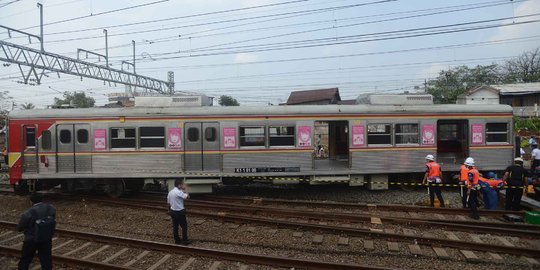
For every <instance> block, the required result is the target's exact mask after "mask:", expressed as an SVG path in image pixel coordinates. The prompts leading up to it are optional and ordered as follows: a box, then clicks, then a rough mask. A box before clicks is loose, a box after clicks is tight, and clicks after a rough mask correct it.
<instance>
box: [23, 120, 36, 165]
mask: <svg viewBox="0 0 540 270" xmlns="http://www.w3.org/2000/svg"><path fill="white" fill-rule="evenodd" d="M22 137H23V138H22V144H23V145H22V149H23V151H22V161H23V166H22V167H23V171H24V172H34V173H37V172H38V164H39V163H38V147H37V126H36V125H24V126H22Z"/></svg>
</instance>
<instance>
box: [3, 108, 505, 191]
mask: <svg viewBox="0 0 540 270" xmlns="http://www.w3.org/2000/svg"><path fill="white" fill-rule="evenodd" d="M8 123H9V129H8V133H9V134H8V135H9V136H8V140H9V148H8V151H9V165H10V171H9V177H10V183H11V184H13V185H14V186H15V187H16V189H17V190H27V189H30V190H35V189H44V188H49V187H52V186H57V185H61V186H62V188H64V189H65V190H67V191H74V190H89V189H101V190H104V191H106V192H107V193H109V194H112V195H119V194H122V193H123V192H124V190H125V189H140V188H142V187H143V185H144V183H145V181H146V180H151V179H153V180H160V181H161V180H167V179H175V178H184V179H185V180H186V181H187V183H188V184H190V185H191V186H192V188H191V190H192V192H211V190H212V188H213V187H214V186H215V185H217V184H223V183H224V184H226V183H229V182H234V181H236V180H241V181H244V182H245V181H262V180H265V179H267V180H268V181H272V182H274V183H298V182H306V183H311V184H317V183H323V182H325V183H326V182H340V183H347V184H349V185H351V186H361V185H366V186H367V187H368V188H369V189H387V188H388V181H389V178H392V177H393V176H395V175H399V174H411V173H416V174H417V175H421V173H422V172H423V171H424V168H425V167H424V157H425V156H426V155H427V154H434V155H435V156H436V157H437V159H438V161H439V163H441V164H442V168H443V170H444V171H457V170H458V167H459V165H460V163H462V161H463V159H464V158H465V157H467V156H472V157H474V158H475V160H476V162H477V165H478V167H479V169H480V170H502V169H504V168H505V167H506V166H508V165H509V164H510V163H511V161H512V157H513V139H512V138H513V136H512V109H511V107H509V106H506V105H436V106H435V105H414V106H408V105H403V106H396V105H325V106H313V105H308V106H269V107H244V106H240V107H189V108H188V107H183V108H160V107H157V108H156V107H154V108H146V107H132V108H88V109H46V110H21V111H14V112H11V113H10V115H9V119H8ZM416 180H418V179H416ZM169 182H170V181H169Z"/></svg>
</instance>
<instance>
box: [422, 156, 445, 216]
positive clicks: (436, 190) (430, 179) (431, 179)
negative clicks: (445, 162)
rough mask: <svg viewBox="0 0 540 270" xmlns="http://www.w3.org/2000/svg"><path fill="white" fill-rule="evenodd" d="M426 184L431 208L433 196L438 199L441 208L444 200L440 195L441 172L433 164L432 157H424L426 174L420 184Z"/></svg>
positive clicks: (433, 158)
mask: <svg viewBox="0 0 540 270" xmlns="http://www.w3.org/2000/svg"><path fill="white" fill-rule="evenodd" d="M426 182H427V183H428V191H429V200H430V204H431V207H434V206H435V204H434V203H435V194H436V195H437V198H438V199H439V203H440V204H441V207H444V200H443V197H442V194H441V185H442V171H441V166H440V165H439V164H438V163H437V162H435V157H433V155H427V156H426V174H425V175H424V179H423V180H422V184H424V185H425V184H426Z"/></svg>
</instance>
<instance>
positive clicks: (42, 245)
mask: <svg viewBox="0 0 540 270" xmlns="http://www.w3.org/2000/svg"><path fill="white" fill-rule="evenodd" d="M30 201H31V202H32V207H31V208H30V209H28V210H26V212H24V214H23V215H22V216H21V220H20V221H19V224H18V225H17V231H19V232H24V240H23V247H22V252H21V253H22V254H21V259H20V260H19V267H18V269H19V270H28V267H29V266H30V263H31V262H32V259H33V258H34V254H35V253H36V251H37V252H38V257H39V262H40V264H41V269H42V270H51V269H52V238H53V235H54V230H55V228H56V220H55V219H56V209H55V208H54V207H53V206H52V205H50V204H44V203H43V195H41V194H39V193H34V194H32V196H30Z"/></svg>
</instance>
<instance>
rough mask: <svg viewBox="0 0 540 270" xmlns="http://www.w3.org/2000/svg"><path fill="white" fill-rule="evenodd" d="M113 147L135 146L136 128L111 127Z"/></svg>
mask: <svg viewBox="0 0 540 270" xmlns="http://www.w3.org/2000/svg"><path fill="white" fill-rule="evenodd" d="M111 148H135V129H134V128H111Z"/></svg>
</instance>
